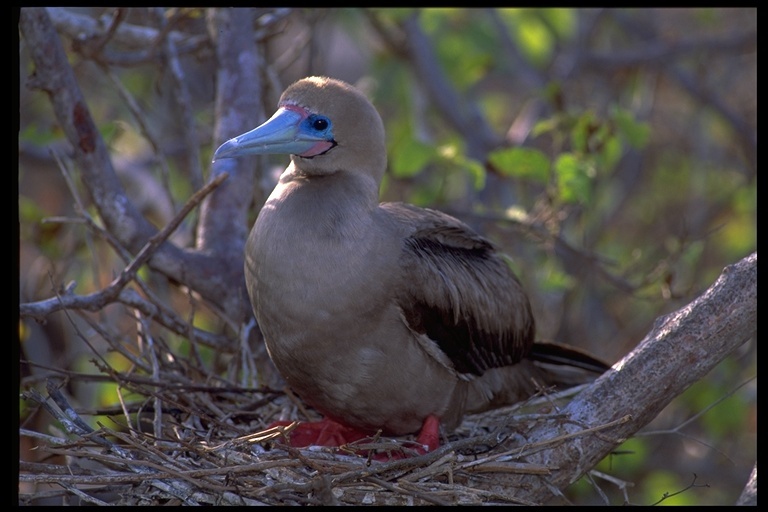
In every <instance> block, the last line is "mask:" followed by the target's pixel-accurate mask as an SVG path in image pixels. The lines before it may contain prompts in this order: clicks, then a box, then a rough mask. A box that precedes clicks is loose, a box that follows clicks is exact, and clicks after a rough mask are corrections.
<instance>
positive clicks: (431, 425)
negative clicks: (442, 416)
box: [371, 414, 440, 462]
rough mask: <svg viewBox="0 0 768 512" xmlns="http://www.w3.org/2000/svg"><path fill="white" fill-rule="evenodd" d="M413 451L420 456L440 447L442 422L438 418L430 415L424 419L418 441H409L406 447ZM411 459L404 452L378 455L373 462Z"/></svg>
mask: <svg viewBox="0 0 768 512" xmlns="http://www.w3.org/2000/svg"><path fill="white" fill-rule="evenodd" d="M406 446H407V447H408V448H410V449H411V450H413V451H415V452H416V453H417V454H418V455H424V454H425V453H429V452H431V451H434V450H437V448H438V447H439V446H440V420H439V419H438V418H437V416H434V415H432V414H430V415H429V416H427V417H426V418H425V419H424V423H423V424H422V425H421V431H420V432H419V436H418V437H417V438H416V441H409V442H408V443H407V445H406ZM408 457H410V455H406V454H405V453H403V452H395V453H391V454H388V453H377V454H376V455H374V456H373V457H371V458H372V459H373V460H378V461H381V462H386V461H390V460H400V459H405V458H408Z"/></svg>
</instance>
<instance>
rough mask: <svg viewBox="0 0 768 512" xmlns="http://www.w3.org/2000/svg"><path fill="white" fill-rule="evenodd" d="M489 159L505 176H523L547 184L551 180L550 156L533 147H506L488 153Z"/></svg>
mask: <svg viewBox="0 0 768 512" xmlns="http://www.w3.org/2000/svg"><path fill="white" fill-rule="evenodd" d="M488 161H489V162H490V163H491V165H493V166H494V168H496V170H498V171H499V172H500V173H501V174H503V175H504V176H511V177H515V178H523V179H527V180H531V181H535V182H537V183H541V184H546V183H547V181H548V180H549V169H550V163H549V158H547V156H546V155H545V154H544V153H542V152H541V151H539V150H538V149H533V148H504V149H498V150H496V151H492V152H491V153H489V154H488Z"/></svg>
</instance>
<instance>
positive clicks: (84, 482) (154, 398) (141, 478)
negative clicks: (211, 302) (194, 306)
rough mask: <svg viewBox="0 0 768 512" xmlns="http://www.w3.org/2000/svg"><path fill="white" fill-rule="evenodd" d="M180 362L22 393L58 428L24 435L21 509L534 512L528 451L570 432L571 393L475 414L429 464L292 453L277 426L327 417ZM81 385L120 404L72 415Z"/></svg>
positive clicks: (375, 440) (389, 450)
mask: <svg viewBox="0 0 768 512" xmlns="http://www.w3.org/2000/svg"><path fill="white" fill-rule="evenodd" d="M157 361H158V359H155V363H157ZM184 363H185V364H180V363H179V361H178V360H175V361H174V362H172V363H168V364H159V365H158V366H157V367H156V368H155V370H156V371H155V372H154V374H153V375H152V377H148V376H146V375H144V374H138V373H133V372H123V373H120V372H117V371H116V370H115V369H114V368H110V367H102V368H101V370H102V372H103V373H107V374H108V376H105V375H96V376H94V375H91V376H87V377H86V376H83V375H78V376H72V375H70V376H69V377H68V379H61V378H51V377H50V375H49V376H48V377H47V378H46V380H45V382H46V386H45V393H43V392H41V390H38V389H37V388H35V387H34V386H30V385H27V388H28V389H27V390H26V391H25V392H24V393H23V395H22V396H23V398H25V399H26V400H27V401H28V402H29V403H31V404H36V406H37V410H36V411H35V413H34V414H33V415H38V416H39V415H40V414H44V412H45V413H47V414H49V415H50V416H51V417H53V418H55V420H57V421H56V423H52V424H50V425H49V426H48V427H47V428H48V429H49V433H42V432H39V431H35V430H33V429H30V428H26V427H25V425H22V428H21V430H20V434H21V437H22V439H23V440H24V441H26V442H28V444H30V443H31V444H33V445H34V447H35V450H36V451H37V452H38V453H40V454H43V455H44V456H43V457H41V458H40V459H39V461H38V462H27V461H22V462H21V463H20V479H19V481H20V503H21V504H43V503H48V504H50V503H57V504H60V503H77V504H99V505H105V504H110V505H111V504H119V505H345V504H350V505H351V504H354V505H361V504H363V505H365V504H370V505H427V504H432V505H455V504H461V505H476V504H531V503H525V502H524V501H522V500H521V499H519V498H517V497H516V496H515V495H516V491H517V489H516V488H515V487H514V486H510V484H509V482H508V479H509V477H510V476H511V475H519V474H521V473H524V474H531V475H542V476H545V475H546V474H547V473H548V472H549V469H548V468H547V467H543V466H541V465H537V464H530V463H527V462H526V457H527V456H528V455H529V454H531V453H533V452H535V451H536V450H539V449H541V448H542V447H541V446H536V445H533V444H531V443H527V442H526V432H528V431H529V430H530V429H532V428H534V427H535V426H536V425H537V424H539V423H540V422H558V421H561V417H560V415H558V413H557V403H558V401H561V400H562V399H563V398H564V397H566V396H567V395H568V394H569V393H572V392H573V391H574V390H571V391H570V392H564V393H560V394H542V395H541V396H538V397H534V398H533V399H532V400H530V401H528V402H527V403H525V404H517V405H515V406H511V407H506V408H501V409H497V410H494V411H490V412H487V413H484V414H479V415H472V416H468V417H467V418H465V421H464V422H463V423H462V425H461V426H460V428H458V429H457V430H456V431H454V432H452V433H450V434H449V435H447V436H445V437H444V439H443V440H442V443H441V446H440V447H439V448H438V449H437V450H435V451H433V452H429V453H426V454H421V455H420V454H414V453H413V452H409V444H410V445H411V446H412V445H413V443H412V439H411V438H409V437H402V438H388V437H384V436H380V435H374V436H372V437H370V438H366V439H363V440H360V441H357V442H355V443H350V444H349V445H345V446H341V447H338V448H326V447H309V448H306V449H296V448H292V447H290V446H287V445H286V443H285V438H284V434H285V433H286V430H289V429H290V428H291V427H290V426H288V427H279V428H271V429H270V428H267V427H268V426H269V425H270V424H271V423H273V422H274V421H277V420H285V419H296V420H302V421H304V420H316V419H318V418H319V416H318V415H317V414H316V413H315V412H314V411H313V410H311V409H306V408H305V407H304V406H303V405H302V403H301V401H300V400H299V399H298V398H297V397H295V396H293V395H292V394H291V393H290V391H289V390H280V389H268V388H249V387H239V386H237V385H235V384H233V383H232V382H229V381H226V380H224V379H221V378H220V377H217V378H215V379H213V378H212V377H211V376H210V375H208V376H201V375H200V368H199V367H193V366H190V365H189V364H188V363H189V362H188V361H185V362H184ZM202 377H205V378H202ZM73 379H81V380H82V379H102V380H104V379H106V380H108V381H111V382H114V383H116V384H117V385H118V386H117V387H118V390H119V400H118V402H119V403H118V405H116V406H115V407H112V408H105V409H98V410H88V409H85V408H77V407H73V405H72V404H71V402H73V401H74V400H72V399H71V398H68V397H67V392H66V390H67V389H68V385H69V384H71V383H72V380H73ZM40 382H43V381H40ZM196 382H211V384H210V385H200V384H197V383H196ZM69 388H71V387H69ZM46 394H47V396H45V395H46ZM542 411H543V412H542ZM86 419H88V420H91V424H95V426H92V425H91V424H89V422H88V421H86ZM51 431H52V432H53V433H50V432H51ZM560 442H564V440H563V439H553V440H552V441H550V442H548V443H547V446H548V447H551V446H552V444H556V443H560ZM376 454H379V455H378V456H376V458H374V455H376ZM380 454H385V456H384V457H382V456H381V455H380ZM395 454H405V455H406V456H405V457H403V456H401V455H395ZM388 456H392V457H391V459H390V460H385V461H384V462H381V461H380V460H377V459H381V458H384V459H387V458H388Z"/></svg>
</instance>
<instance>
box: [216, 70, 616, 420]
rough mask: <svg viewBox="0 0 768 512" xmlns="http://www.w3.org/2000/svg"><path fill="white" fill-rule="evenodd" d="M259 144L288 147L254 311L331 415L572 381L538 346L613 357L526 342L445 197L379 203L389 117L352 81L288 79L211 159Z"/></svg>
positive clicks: (250, 261)
mask: <svg viewBox="0 0 768 512" xmlns="http://www.w3.org/2000/svg"><path fill="white" fill-rule="evenodd" d="M253 153H286V154H290V155H291V163H290V164H289V166H288V168H287V169H286V170H285V171H284V172H283V174H282V175H281V176H280V179H279V182H278V184H277V186H276V187H275V189H274V191H273V192H272V194H271V195H270V196H269V198H268V199H267V201H266V203H265V205H264V207H263V208H262V210H261V212H260V213H259V215H258V218H257V220H256V222H255V224H254V226H253V229H252V231H251V234H250V236H249V238H248V241H247V244H246V250H245V277H246V284H247V287H248V291H249V295H250V299H251V303H252V305H253V309H254V314H255V316H256V319H257V321H258V323H259V326H260V328H261V330H262V332H263V334H264V339H265V343H266V346H267V349H268V352H269V355H270V357H271V358H272V360H273V361H274V363H275V366H276V367H277V369H278V370H279V371H280V373H281V374H282V376H283V377H284V378H285V380H286V382H287V383H288V384H289V386H290V387H291V388H292V389H293V390H294V391H295V392H296V393H297V394H298V395H299V396H301V397H302V398H303V399H304V400H305V401H306V402H307V403H309V404H310V405H312V406H313V407H315V408H316V409H317V410H318V411H320V412H321V413H323V414H324V415H325V416H326V417H328V418H330V419H332V420H334V421H336V422H338V423H341V424H344V425H347V426H350V427H353V428H355V429H360V430H363V431H369V432H370V431H375V430H378V429H381V430H383V431H384V432H385V433H389V434H397V435H399V434H407V433H413V432H416V431H418V430H419V429H420V428H421V427H422V425H423V424H424V423H425V420H426V419H427V418H429V417H435V418H438V419H439V421H440V422H441V423H442V424H443V425H445V426H446V427H447V428H448V429H452V428H454V427H456V426H457V425H458V423H459V422H460V421H461V419H462V417H463V416H464V415H465V414H467V413H470V412H480V411H483V410H486V409H489V408H491V407H497V406H500V405H505V404H510V403H514V402H518V401H520V400H524V399H526V398H528V397H529V396H531V395H532V394H533V393H535V392H536V390H537V386H547V385H551V384H556V383H560V384H562V383H566V384H573V383H575V382H578V381H579V380H580V379H581V377H578V378H577V381H575V382H568V380H569V379H570V377H562V375H560V374H561V373H562V372H559V371H553V370H552V369H551V368H550V367H549V366H547V365H544V364H542V361H538V362H537V361H536V359H537V354H538V355H541V356H546V357H542V360H543V359H546V358H549V356H553V358H554V359H558V358H559V359H564V361H565V363H566V366H569V365H573V366H577V367H578V366H581V367H585V368H587V369H590V368H591V369H592V370H594V371H597V372H600V371H602V370H604V369H605V368H607V366H605V365H604V364H603V363H602V362H600V361H598V360H596V359H594V358H591V357H590V356H587V355H583V354H581V353H580V352H578V351H576V350H572V349H568V348H565V347H560V346H556V345H549V344H547V345H543V344H536V343H534V336H535V323H534V319H533V315H532V312H531V307H530V304H529V301H528V298H527V296H526V294H525V292H524V291H523V289H522V287H521V285H520V283H519V281H518V280H517V278H516V277H515V275H514V274H513V273H512V271H511V270H510V268H509V266H508V264H507V262H506V261H505V259H504V257H503V256H502V255H501V253H499V252H498V251H497V249H496V248H495V247H494V246H493V244H491V242H489V241H488V240H486V239H485V238H483V237H481V236H480V235H478V234H477V233H476V232H474V231H473V230H471V229H470V228H469V227H468V226H467V225H465V224H464V223H462V222H461V221H459V220H458V219H455V218H454V217H451V216H448V215H446V214H444V213H441V212H439V211H435V210H431V209H425V208H418V207H416V206H412V205H408V204H405V203H379V186H380V182H381V179H382V177H383V175H384V171H385V169H386V145H385V134H384V127H383V123H382V122H381V118H380V117H379V114H378V113H377V112H376V110H375V108H374V107H373V105H372V104H371V103H370V102H369V101H368V100H367V98H365V96H363V95H362V93H360V92H359V91H357V90H356V89H354V88H353V87H352V86H350V85H349V84H346V83H344V82H341V81H338V80H334V79H329V78H324V77H310V78H306V79H303V80H300V81H298V82H296V83H295V84H293V85H292V86H290V87H289V88H288V89H287V90H286V91H285V92H284V93H283V95H282V97H281V99H280V103H279V108H278V111H277V112H276V114H275V115H274V116H273V117H272V118H271V119H269V120H268V121H267V122H266V123H264V124H263V125H261V126H260V127H258V128H256V129H254V130H252V131H250V132H248V133H246V134H243V135H241V136H238V137H236V138H234V139H231V140H229V141H227V142H226V143H224V144H223V145H222V146H221V147H220V148H219V149H218V150H217V151H216V154H215V156H214V158H215V159H217V158H227V157H237V156H241V155H245V154H253ZM559 366H562V365H559Z"/></svg>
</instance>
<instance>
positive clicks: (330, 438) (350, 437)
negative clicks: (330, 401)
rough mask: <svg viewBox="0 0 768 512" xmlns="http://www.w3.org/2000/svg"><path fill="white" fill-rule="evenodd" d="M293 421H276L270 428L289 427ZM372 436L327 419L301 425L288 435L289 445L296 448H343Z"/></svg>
mask: <svg viewBox="0 0 768 512" xmlns="http://www.w3.org/2000/svg"><path fill="white" fill-rule="evenodd" d="M291 423H293V422H292V421H276V422H274V423H272V424H271V425H269V427H270V428H271V427H276V426H288V425H290V424H291ZM369 435H370V434H368V433H365V432H361V431H359V430H357V429H354V428H352V427H347V426H346V425H342V424H341V423H337V422H335V421H333V420H329V419H327V418H325V419H322V420H320V421H311V422H304V423H299V424H298V425H297V426H296V428H294V429H293V430H291V432H290V433H289V434H288V443H289V444H290V445H291V446H293V447H294V448H306V447H307V446H341V445H343V444H347V443H351V442H353V441H358V440H360V439H362V438H364V437H367V436H369Z"/></svg>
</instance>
